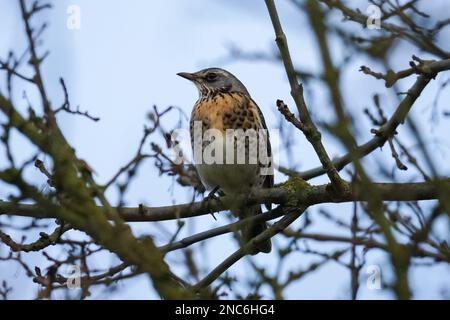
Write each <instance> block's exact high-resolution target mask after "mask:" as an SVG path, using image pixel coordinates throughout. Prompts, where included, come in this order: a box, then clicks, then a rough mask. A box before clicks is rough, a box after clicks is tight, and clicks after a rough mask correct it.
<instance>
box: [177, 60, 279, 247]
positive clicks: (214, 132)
mask: <svg viewBox="0 0 450 320" xmlns="http://www.w3.org/2000/svg"><path fill="white" fill-rule="evenodd" d="M178 75H179V76H181V77H183V78H186V79H188V80H190V81H192V82H193V83H194V84H195V85H196V87H197V89H198V92H199V99H198V100H197V102H196V103H195V105H194V108H193V110H192V114H191V120H190V133H191V143H192V148H193V151H194V164H195V167H196V169H197V172H198V175H199V177H200V179H201V181H202V183H203V185H204V186H205V187H206V189H207V190H213V191H212V192H215V191H217V190H219V192H221V194H225V195H227V196H230V197H228V198H233V196H242V195H247V194H249V192H250V191H251V189H253V188H261V187H263V188H270V187H272V186H273V167H272V161H271V157H272V155H271V147H270V141H269V137H268V133H267V127H266V124H265V121H264V117H263V114H262V112H261V110H260V109H259V107H258V105H257V104H256V103H255V102H254V101H253V99H252V98H251V97H250V94H249V93H248V91H247V89H246V88H245V86H244V85H243V84H242V82H241V81H239V79H237V78H236V77H235V76H234V75H232V74H231V73H230V72H228V71H226V70H223V69H220V68H208V69H204V70H201V71H198V72H195V73H187V72H181V73H178ZM241 151H242V152H241ZM208 158H209V159H208ZM230 206H231V207H232V209H231V211H232V213H233V214H234V215H235V216H237V217H238V218H240V219H243V218H247V217H250V216H253V215H256V214H259V213H261V206H260V205H251V206H246V207H242V204H241V205H239V207H233V205H230ZM266 228H267V226H266V223H265V222H254V223H251V224H248V225H246V226H244V227H243V228H242V239H241V241H243V242H244V243H246V242H248V241H249V240H250V239H252V238H253V237H255V236H257V235H258V234H260V233H261V232H263V231H264V230H265V229H266ZM256 247H257V249H256V250H255V251H254V252H252V254H256V253H258V252H265V253H268V252H270V250H271V247H272V245H271V241H270V239H269V240H266V241H263V242H259V243H257V245H256Z"/></svg>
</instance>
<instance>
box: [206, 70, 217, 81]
mask: <svg viewBox="0 0 450 320" xmlns="http://www.w3.org/2000/svg"><path fill="white" fill-rule="evenodd" d="M216 79H217V73H214V72H210V73H208V74H207V75H206V81H208V82H212V81H215V80H216Z"/></svg>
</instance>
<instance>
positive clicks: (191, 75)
mask: <svg viewBox="0 0 450 320" xmlns="http://www.w3.org/2000/svg"><path fill="white" fill-rule="evenodd" d="M177 75H178V76H180V77H183V78H185V79H188V80H190V81H194V80H195V79H196V78H197V76H196V75H195V73H189V72H179V73H177Z"/></svg>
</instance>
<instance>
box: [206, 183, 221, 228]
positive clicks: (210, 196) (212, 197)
mask: <svg viewBox="0 0 450 320" xmlns="http://www.w3.org/2000/svg"><path fill="white" fill-rule="evenodd" d="M219 189H220V186H216V187H215V188H214V189H212V190H211V191H210V192H209V193H208V195H207V196H206V197H205V199H204V200H206V203H207V205H208V208H209V205H210V203H209V201H210V200H217V201H219V202H220V198H219V197H218V196H216V192H217V191H219ZM211 215H212V216H213V218H214V220H216V221H217V218H216V216H215V215H214V212H211Z"/></svg>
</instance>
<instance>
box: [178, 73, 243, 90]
mask: <svg viewBox="0 0 450 320" xmlns="http://www.w3.org/2000/svg"><path fill="white" fill-rule="evenodd" d="M177 75H179V76H180V77H183V78H185V79H188V80H190V81H192V82H193V83H194V84H195V86H196V87H197V89H198V92H199V95H200V96H207V95H208V94H210V93H213V92H242V93H245V94H247V95H248V94H249V93H248V91H247V89H246V88H245V86H244V85H243V84H242V82H241V81H239V79H238V78H236V77H235V76H234V75H233V74H231V73H230V72H228V71H226V70H224V69H220V68H208V69H203V70H200V71H197V72H194V73H188V72H180V73H177Z"/></svg>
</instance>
